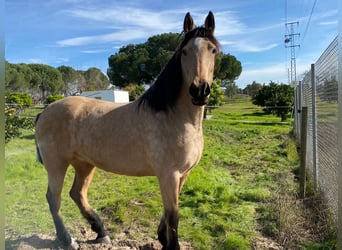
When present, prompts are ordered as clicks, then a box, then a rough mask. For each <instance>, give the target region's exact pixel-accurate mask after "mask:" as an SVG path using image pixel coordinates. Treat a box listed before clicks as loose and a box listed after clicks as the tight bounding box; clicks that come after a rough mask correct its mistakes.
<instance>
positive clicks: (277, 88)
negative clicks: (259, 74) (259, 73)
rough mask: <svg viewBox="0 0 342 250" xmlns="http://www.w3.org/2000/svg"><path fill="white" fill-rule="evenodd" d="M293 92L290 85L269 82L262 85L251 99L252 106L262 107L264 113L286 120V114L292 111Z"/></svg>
mask: <svg viewBox="0 0 342 250" xmlns="http://www.w3.org/2000/svg"><path fill="white" fill-rule="evenodd" d="M293 100H294V91H293V88H292V87H291V86H290V85H285V84H280V85H279V84H276V83H274V82H270V84H269V85H264V86H263V87H262V88H261V89H260V90H259V91H258V93H257V94H256V95H255V96H254V97H253V98H252V101H253V104H255V105H258V106H261V107H264V108H263V110H264V112H266V113H268V114H274V115H276V116H278V117H281V121H285V120H286V116H287V114H288V113H289V112H290V111H291V110H292V105H293Z"/></svg>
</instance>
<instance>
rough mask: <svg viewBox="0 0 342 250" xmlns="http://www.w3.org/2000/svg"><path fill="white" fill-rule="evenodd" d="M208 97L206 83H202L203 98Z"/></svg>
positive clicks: (208, 90)
mask: <svg viewBox="0 0 342 250" xmlns="http://www.w3.org/2000/svg"><path fill="white" fill-rule="evenodd" d="M208 95H210V86H209V84H208V83H203V96H205V97H207V96H208Z"/></svg>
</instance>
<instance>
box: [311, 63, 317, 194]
mask: <svg viewBox="0 0 342 250" xmlns="http://www.w3.org/2000/svg"><path fill="white" fill-rule="evenodd" d="M315 77H316V75H315V64H311V90H312V91H311V92H312V93H311V98H312V99H311V100H312V101H311V105H312V168H313V177H314V188H315V191H316V192H317V191H318V165H317V163H318V159H317V157H318V154H317V112H316V81H315Z"/></svg>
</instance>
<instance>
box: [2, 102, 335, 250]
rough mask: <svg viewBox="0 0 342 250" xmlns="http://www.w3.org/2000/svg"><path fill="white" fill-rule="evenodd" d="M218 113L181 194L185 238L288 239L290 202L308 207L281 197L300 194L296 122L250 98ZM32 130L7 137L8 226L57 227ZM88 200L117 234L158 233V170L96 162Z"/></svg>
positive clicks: (210, 243)
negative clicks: (116, 171)
mask: <svg viewBox="0 0 342 250" xmlns="http://www.w3.org/2000/svg"><path fill="white" fill-rule="evenodd" d="M33 113H34V112H31V111H30V115H31V114H33ZM211 115H212V117H211V119H209V120H205V121H204V124H203V127H204V134H205V149H204V152H203V157H202V159H201V161H200V163H199V165H198V166H197V167H196V168H194V169H193V170H192V172H191V174H190V176H189V178H188V180H187V182H186V183H185V186H184V188H183V191H182V193H181V196H180V225H179V237H180V239H181V240H185V241H188V242H191V243H192V245H193V246H194V247H195V248H196V249H250V248H251V245H252V243H253V241H255V239H256V238H258V237H259V236H261V235H263V236H265V237H270V238H273V239H274V240H278V241H279V242H280V239H282V240H284V237H283V238H280V235H283V234H284V232H287V231H289V230H288V228H289V225H286V228H285V224H284V223H282V219H281V218H282V217H281V216H285V215H286V213H285V212H288V211H290V210H291V209H288V208H289V207H292V208H293V209H292V210H293V211H292V213H291V214H292V215H293V214H298V209H301V210H302V207H300V208H299V207H293V202H290V203H286V202H277V201H283V200H285V199H283V198H284V197H292V198H293V197H294V198H293V199H294V202H295V199H296V198H295V197H296V192H297V188H298V187H297V183H296V181H295V176H294V174H293V173H294V172H295V170H296V169H297V168H298V166H299V159H298V155H297V151H296V145H295V143H294V142H293V140H292V139H291V138H290V136H289V132H290V130H291V127H290V126H289V124H287V123H280V122H279V121H280V118H278V117H274V116H272V115H266V114H264V113H262V111H261V109H260V108H258V107H256V106H253V105H251V104H250V103H249V102H248V101H244V102H234V103H232V104H227V105H225V106H223V107H221V108H219V109H216V110H214V111H213V112H212V114H211ZM32 134H33V132H32V131H25V132H24V136H23V137H22V138H18V139H14V140H12V141H11V142H10V143H9V144H7V145H6V166H5V174H6V176H5V191H6V193H5V199H6V205H5V210H6V232H9V231H11V232H15V233H16V234H27V233H52V232H54V227H53V223H52V219H51V217H50V214H49V210H48V205H47V203H46V201H45V191H46V187H47V180H46V179H47V178H46V173H45V170H44V168H43V167H42V166H41V165H40V164H39V163H38V162H37V160H36V153H35V146H34V139H33V136H32ZM72 179H73V170H72V168H70V169H69V170H68V173H67V177H66V180H65V186H64V189H63V196H62V213H63V216H64V220H65V223H66V225H67V227H68V228H70V231H71V232H73V231H74V232H75V231H77V230H79V229H78V228H79V227H88V226H87V225H86V223H85V222H84V220H83V219H82V218H81V215H80V213H79V212H78V209H77V208H76V206H75V205H74V204H73V202H72V201H71V199H70V198H69V196H68V191H69V189H70V187H71V183H72ZM89 200H90V203H91V204H93V207H94V208H95V209H96V210H97V211H98V212H99V214H100V216H101V217H102V218H103V219H104V221H105V224H106V228H107V229H108V230H109V232H110V234H111V235H112V238H114V237H115V234H116V233H120V232H123V231H124V230H125V229H128V228H130V229H132V228H139V230H136V231H135V232H136V233H135V234H134V235H133V237H135V238H144V237H145V236H146V235H151V236H154V237H155V236H156V230H157V226H158V223H159V217H160V214H161V211H162V203H161V198H160V194H159V187H158V183H157V180H156V179H155V178H153V177H147V178H146V177H143V178H141V177H140V178H139V177H125V176H118V175H113V174H109V173H106V172H104V171H101V170H97V172H96V174H95V177H94V180H93V183H92V185H91V186H90V190H89ZM287 200H288V199H287ZM280 213H281V215H280ZM72 225H77V227H76V226H72ZM113 236H114V237H113ZM287 239H289V237H288V238H286V239H285V241H286V244H287V245H291V246H316V245H318V246H325V245H324V244H328V245H329V244H330V245H329V246H331V245H332V246H333V245H334V240H332V239H333V236H331V237H330V238H329V237H328V238H326V237H325V238H324V237H323V236H322V237H321V238H320V239H317V238H316V239H314V238H305V237H304V236H303V237H302V238H300V237H299V239H298V238H296V239H294V240H292V241H291V242H289V241H290V240H287ZM331 240H332V242H333V243H330V242H331ZM323 241H325V242H329V243H324V242H323ZM322 242H323V243H322Z"/></svg>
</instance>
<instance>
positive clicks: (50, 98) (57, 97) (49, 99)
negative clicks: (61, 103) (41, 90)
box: [44, 95, 64, 105]
mask: <svg viewBox="0 0 342 250" xmlns="http://www.w3.org/2000/svg"><path fill="white" fill-rule="evenodd" d="M63 98H64V96H62V95H49V96H48V97H46V99H45V101H44V104H46V105H49V104H50V103H53V102H55V101H58V100H60V99H63Z"/></svg>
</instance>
